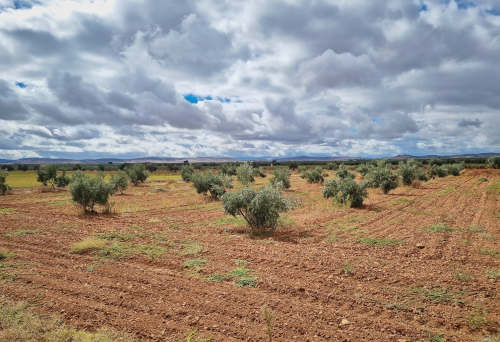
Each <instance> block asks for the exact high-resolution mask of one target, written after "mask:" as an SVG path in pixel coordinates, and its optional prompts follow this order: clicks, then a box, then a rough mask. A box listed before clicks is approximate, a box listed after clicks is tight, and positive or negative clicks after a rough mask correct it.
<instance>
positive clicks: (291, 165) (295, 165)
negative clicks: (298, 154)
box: [288, 161, 299, 170]
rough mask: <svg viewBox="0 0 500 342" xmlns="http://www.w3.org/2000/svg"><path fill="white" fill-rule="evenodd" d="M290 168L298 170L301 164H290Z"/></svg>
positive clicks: (294, 162)
mask: <svg viewBox="0 0 500 342" xmlns="http://www.w3.org/2000/svg"><path fill="white" fill-rule="evenodd" d="M288 167H289V168H290V170H297V168H298V167H299V164H298V163H297V162H296V161H293V162H290V164H289V165H288Z"/></svg>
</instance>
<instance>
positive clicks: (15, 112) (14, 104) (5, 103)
mask: <svg viewBox="0 0 500 342" xmlns="http://www.w3.org/2000/svg"><path fill="white" fill-rule="evenodd" d="M27 117H28V111H27V110H26V108H25V107H24V105H23V104H22V103H21V101H20V100H19V98H18V96H17V95H16V93H15V92H14V91H13V90H12V89H11V87H10V85H9V84H8V83H7V81H5V80H2V79H0V119H2V120H23V119H26V118H27Z"/></svg>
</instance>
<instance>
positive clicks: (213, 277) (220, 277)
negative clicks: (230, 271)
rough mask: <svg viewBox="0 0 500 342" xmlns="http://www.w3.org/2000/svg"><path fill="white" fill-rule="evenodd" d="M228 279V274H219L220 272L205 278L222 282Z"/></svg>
mask: <svg viewBox="0 0 500 342" xmlns="http://www.w3.org/2000/svg"><path fill="white" fill-rule="evenodd" d="M226 279H227V277H226V276H224V275H221V274H218V273H214V274H211V275H209V276H207V277H206V278H205V280H206V281H209V282H221V281H225V280H226Z"/></svg>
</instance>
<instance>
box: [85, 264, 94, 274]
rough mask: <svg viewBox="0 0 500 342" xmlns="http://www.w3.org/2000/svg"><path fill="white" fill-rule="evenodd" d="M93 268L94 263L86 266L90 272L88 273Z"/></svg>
mask: <svg viewBox="0 0 500 342" xmlns="http://www.w3.org/2000/svg"><path fill="white" fill-rule="evenodd" d="M94 268H95V265H94V264H90V265H88V266H87V271H88V272H90V273H92V272H94Z"/></svg>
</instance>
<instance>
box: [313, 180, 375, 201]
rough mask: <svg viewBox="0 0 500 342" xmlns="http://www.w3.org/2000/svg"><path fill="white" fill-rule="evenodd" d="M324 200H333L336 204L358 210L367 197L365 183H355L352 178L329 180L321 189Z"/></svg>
mask: <svg viewBox="0 0 500 342" xmlns="http://www.w3.org/2000/svg"><path fill="white" fill-rule="evenodd" d="M323 197H324V198H330V197H332V198H335V200H336V201H337V202H338V203H341V204H347V203H349V206H350V207H353V208H359V207H361V206H362V205H363V199H364V198H366V197H368V192H367V191H366V183H365V182H362V183H361V184H358V183H356V182H355V181H354V180H353V179H352V178H343V179H339V180H335V179H332V180H329V181H328V182H326V184H325V186H324V187H323Z"/></svg>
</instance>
